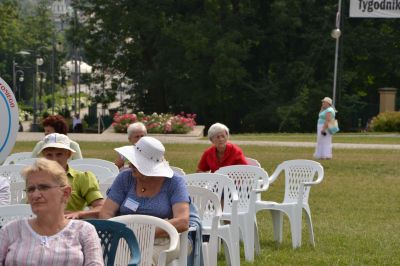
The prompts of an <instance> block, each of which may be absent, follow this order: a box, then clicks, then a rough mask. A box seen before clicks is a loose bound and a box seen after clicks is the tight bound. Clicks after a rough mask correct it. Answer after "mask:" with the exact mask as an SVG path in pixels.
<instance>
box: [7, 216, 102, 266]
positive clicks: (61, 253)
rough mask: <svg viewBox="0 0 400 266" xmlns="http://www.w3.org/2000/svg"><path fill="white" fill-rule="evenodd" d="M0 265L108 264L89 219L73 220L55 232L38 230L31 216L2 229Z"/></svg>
mask: <svg viewBox="0 0 400 266" xmlns="http://www.w3.org/2000/svg"><path fill="white" fill-rule="evenodd" d="M0 265H5V266H8V265H21V266H23V265H104V262H103V256H102V249H101V245H100V239H99V237H98V235H97V232H96V229H95V228H94V227H93V226H92V225H91V224H89V223H87V222H84V221H79V220H70V221H69V223H68V225H67V226H66V227H65V228H64V229H62V230H61V231H60V232H58V233H57V234H55V235H52V236H41V235H39V234H37V233H36V232H35V231H34V230H33V229H32V227H31V226H30V225H29V223H28V219H23V220H16V221H12V222H10V223H8V224H7V225H5V226H4V227H3V228H2V229H0Z"/></svg>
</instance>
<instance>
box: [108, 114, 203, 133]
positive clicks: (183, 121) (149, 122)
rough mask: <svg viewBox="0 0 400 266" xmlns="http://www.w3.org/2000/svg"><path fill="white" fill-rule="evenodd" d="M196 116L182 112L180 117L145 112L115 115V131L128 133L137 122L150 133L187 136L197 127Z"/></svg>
mask: <svg viewBox="0 0 400 266" xmlns="http://www.w3.org/2000/svg"><path fill="white" fill-rule="evenodd" d="M195 119H196V114H185V113H184V112H181V113H180V114H178V115H173V114H163V113H161V114H157V113H153V114H152V115H145V114H144V113H143V112H138V113H137V114H123V115H121V114H119V113H116V114H115V115H114V122H113V126H114V130H115V132H117V133H126V130H127V128H128V126H129V125H130V124H132V123H135V122H142V123H143V124H144V125H145V126H146V128H147V132H148V133H163V134H186V133H188V132H190V131H192V130H193V128H194V126H195V125H196V121H195Z"/></svg>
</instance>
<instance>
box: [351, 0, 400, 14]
mask: <svg viewBox="0 0 400 266" xmlns="http://www.w3.org/2000/svg"><path fill="white" fill-rule="evenodd" d="M350 17H359V18H399V17H400V0H350Z"/></svg>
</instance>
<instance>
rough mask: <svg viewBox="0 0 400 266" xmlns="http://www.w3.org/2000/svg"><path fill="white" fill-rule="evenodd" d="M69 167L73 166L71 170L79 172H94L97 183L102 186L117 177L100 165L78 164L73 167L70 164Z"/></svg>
mask: <svg viewBox="0 0 400 266" xmlns="http://www.w3.org/2000/svg"><path fill="white" fill-rule="evenodd" d="M68 165H69V166H71V168H73V169H75V170H78V171H82V172H92V173H93V174H94V175H95V176H96V178H97V181H98V182H99V184H101V183H102V182H104V181H106V180H108V179H110V178H115V177H116V175H115V174H114V173H112V172H111V171H109V169H108V168H105V167H102V166H99V165H95V164H76V165H71V164H70V163H68Z"/></svg>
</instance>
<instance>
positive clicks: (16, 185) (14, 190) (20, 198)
mask: <svg viewBox="0 0 400 266" xmlns="http://www.w3.org/2000/svg"><path fill="white" fill-rule="evenodd" d="M25 187H26V185H25V181H19V182H13V183H10V192H11V204H21V203H26V202H25V201H26V193H25V191H24V190H25Z"/></svg>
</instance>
